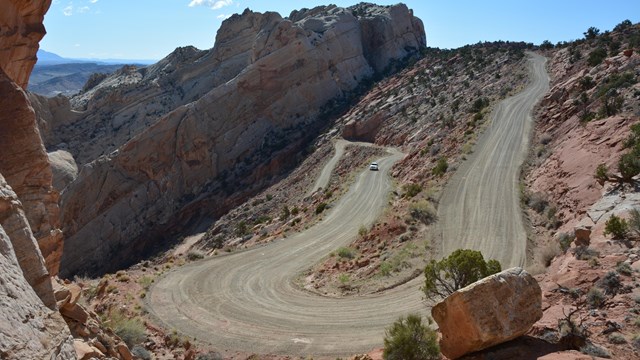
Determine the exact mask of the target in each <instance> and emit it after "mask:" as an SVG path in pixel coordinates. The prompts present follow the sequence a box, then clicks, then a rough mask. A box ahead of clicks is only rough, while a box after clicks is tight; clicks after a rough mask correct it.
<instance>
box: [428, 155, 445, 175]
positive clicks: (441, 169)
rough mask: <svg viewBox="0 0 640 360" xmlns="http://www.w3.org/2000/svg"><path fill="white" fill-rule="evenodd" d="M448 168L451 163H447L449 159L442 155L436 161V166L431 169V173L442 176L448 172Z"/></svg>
mask: <svg viewBox="0 0 640 360" xmlns="http://www.w3.org/2000/svg"><path fill="white" fill-rule="evenodd" d="M448 168H449V164H448V163H447V159H445V158H443V157H441V158H440V159H439V160H438V162H437V163H436V166H435V167H434V168H433V170H431V173H432V174H433V175H435V176H442V175H444V173H446V172H447V169H448Z"/></svg>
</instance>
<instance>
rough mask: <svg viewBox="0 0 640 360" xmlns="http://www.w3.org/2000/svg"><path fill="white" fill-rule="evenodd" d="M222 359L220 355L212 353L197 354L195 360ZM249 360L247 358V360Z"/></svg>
mask: <svg viewBox="0 0 640 360" xmlns="http://www.w3.org/2000/svg"><path fill="white" fill-rule="evenodd" d="M222 359H224V358H223V357H222V355H220V353H218V352H215V351H212V352H208V353H206V354H199V355H198V356H196V360H222ZM248 359H249V358H248Z"/></svg>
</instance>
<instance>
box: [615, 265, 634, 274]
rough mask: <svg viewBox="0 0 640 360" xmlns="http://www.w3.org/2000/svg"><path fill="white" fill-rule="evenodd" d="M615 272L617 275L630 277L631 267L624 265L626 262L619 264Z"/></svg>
mask: <svg viewBox="0 0 640 360" xmlns="http://www.w3.org/2000/svg"><path fill="white" fill-rule="evenodd" d="M616 271H617V272H618V273H619V274H622V275H626V276H631V275H632V274H633V268H632V267H631V265H629V263H626V262H620V263H619V264H618V265H617V266H616Z"/></svg>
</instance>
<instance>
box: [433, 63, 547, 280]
mask: <svg viewBox="0 0 640 360" xmlns="http://www.w3.org/2000/svg"><path fill="white" fill-rule="evenodd" d="M528 56H529V60H530V62H529V66H530V72H531V81H530V83H529V85H528V86H527V88H526V89H525V90H524V91H522V92H520V93H519V94H517V95H515V96H513V97H510V98H508V99H506V100H504V101H502V102H501V103H500V104H499V105H498V106H497V107H496V109H495V110H494V112H493V114H492V121H491V125H490V126H489V128H488V129H487V130H486V131H485V132H484V133H483V134H482V135H481V136H480V138H479V141H478V144H477V146H476V148H475V151H474V153H473V154H472V155H471V156H469V158H468V160H467V161H465V162H464V163H463V164H462V165H461V166H460V168H459V169H458V170H457V171H456V173H455V174H454V175H453V177H452V178H451V180H450V181H449V183H448V184H447V186H446V188H445V190H444V192H443V194H442V198H441V199H440V205H439V206H438V225H437V227H438V230H437V232H436V233H437V234H440V236H442V245H443V247H442V254H443V255H448V254H450V253H452V252H453V251H455V250H456V249H461V248H464V249H474V250H480V251H482V253H483V255H484V256H485V258H491V259H497V260H499V261H500V263H501V264H502V267H503V268H507V267H512V266H523V265H524V264H525V261H526V244H527V235H526V233H525V229H524V225H523V223H522V216H521V213H522V212H521V210H520V205H519V201H520V200H519V190H518V177H519V171H520V166H521V165H522V163H523V161H524V159H525V157H526V154H527V148H528V143H529V136H530V133H531V127H532V123H533V121H532V119H531V111H532V109H533V106H534V105H535V103H536V102H538V101H539V100H540V99H541V98H542V96H543V95H544V94H545V93H546V92H547V90H548V89H549V77H548V75H547V72H546V69H545V65H546V58H544V57H542V56H540V55H536V54H533V53H529V54H528Z"/></svg>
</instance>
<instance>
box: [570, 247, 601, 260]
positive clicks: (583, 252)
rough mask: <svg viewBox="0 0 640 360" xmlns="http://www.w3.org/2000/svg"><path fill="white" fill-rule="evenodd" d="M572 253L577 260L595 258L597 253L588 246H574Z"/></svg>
mask: <svg viewBox="0 0 640 360" xmlns="http://www.w3.org/2000/svg"><path fill="white" fill-rule="evenodd" d="M573 255H575V257H576V259H578V260H590V259H593V258H596V257H597V256H598V255H599V254H598V252H597V251H595V250H593V249H591V248H589V247H588V246H576V248H575V250H574V251H573Z"/></svg>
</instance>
